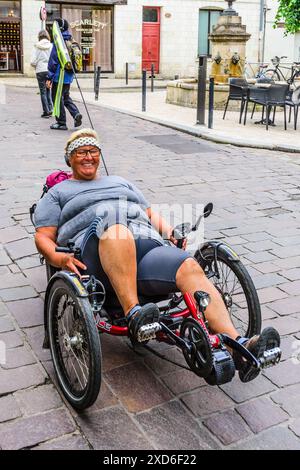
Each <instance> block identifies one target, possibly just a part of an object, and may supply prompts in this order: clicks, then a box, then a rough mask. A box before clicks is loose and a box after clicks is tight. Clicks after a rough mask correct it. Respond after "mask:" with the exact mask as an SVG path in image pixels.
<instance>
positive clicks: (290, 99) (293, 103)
mask: <svg viewBox="0 0 300 470" xmlns="http://www.w3.org/2000/svg"><path fill="white" fill-rule="evenodd" d="M286 105H287V106H289V108H290V112H289V122H291V114H292V109H293V110H294V129H295V131H296V130H297V121H298V111H299V106H300V87H298V88H296V90H294V92H293V90H290V91H289V93H288V95H287V97H286Z"/></svg>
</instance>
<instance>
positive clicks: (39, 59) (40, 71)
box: [31, 30, 53, 118]
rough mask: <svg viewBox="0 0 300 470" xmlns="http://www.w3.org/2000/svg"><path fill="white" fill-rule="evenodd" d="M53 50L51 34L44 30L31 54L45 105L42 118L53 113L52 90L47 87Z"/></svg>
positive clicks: (43, 105) (40, 33) (43, 104)
mask: <svg viewBox="0 0 300 470" xmlns="http://www.w3.org/2000/svg"><path fill="white" fill-rule="evenodd" d="M51 50H52V44H51V42H50V36H49V34H48V32H47V31H46V30H42V31H40V32H39V35H38V42H37V43H36V44H35V46H34V49H33V51H32V56H31V65H32V67H34V68H35V73H36V78H37V81H38V84H39V89H40V95H41V102H42V107H43V114H42V115H41V117H42V118H49V117H50V116H51V114H52V109H53V103H52V98H51V90H50V89H49V88H47V86H46V81H47V79H48V62H49V59H50V54H51Z"/></svg>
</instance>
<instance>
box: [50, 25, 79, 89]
mask: <svg viewBox="0 0 300 470" xmlns="http://www.w3.org/2000/svg"><path fill="white" fill-rule="evenodd" d="M62 35H63V38H64V40H65V41H69V40H70V39H71V38H72V36H71V34H70V33H69V32H68V31H64V32H63V33H62ZM59 72H60V64H59V60H58V56H57V50H56V46H55V45H54V44H53V47H52V51H51V55H50V59H49V62H48V79H49V80H51V82H56V83H57V82H58V80H59ZM73 79H74V74H73V72H69V71H68V70H65V78H64V84H70V83H72V82H73Z"/></svg>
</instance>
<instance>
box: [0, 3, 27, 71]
mask: <svg viewBox="0 0 300 470" xmlns="http://www.w3.org/2000/svg"><path fill="white" fill-rule="evenodd" d="M21 57H22V42H21V2H20V1H3V0H0V73H1V72H20V71H21V70H22V63H21Z"/></svg>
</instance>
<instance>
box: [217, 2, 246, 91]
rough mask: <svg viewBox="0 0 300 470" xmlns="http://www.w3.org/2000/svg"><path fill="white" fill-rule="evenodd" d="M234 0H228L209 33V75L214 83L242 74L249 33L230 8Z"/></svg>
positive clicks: (226, 81) (226, 80)
mask: <svg viewBox="0 0 300 470" xmlns="http://www.w3.org/2000/svg"><path fill="white" fill-rule="evenodd" d="M234 1H235V0H228V8H226V10H224V11H223V12H222V13H221V15H220V17H219V19H218V22H217V24H216V25H215V26H214V27H213V31H212V33H211V34H210V35H209V39H210V41H211V48H212V59H213V62H212V66H211V73H210V76H211V77H214V79H215V82H216V83H228V79H229V77H242V76H243V74H244V67H245V55H246V42H247V41H248V40H249V39H250V36H251V35H250V34H249V33H247V32H246V26H244V25H243V24H242V18H241V17H240V16H239V15H238V13H237V12H236V11H235V10H234V9H233V8H232V3H233V2H234Z"/></svg>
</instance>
